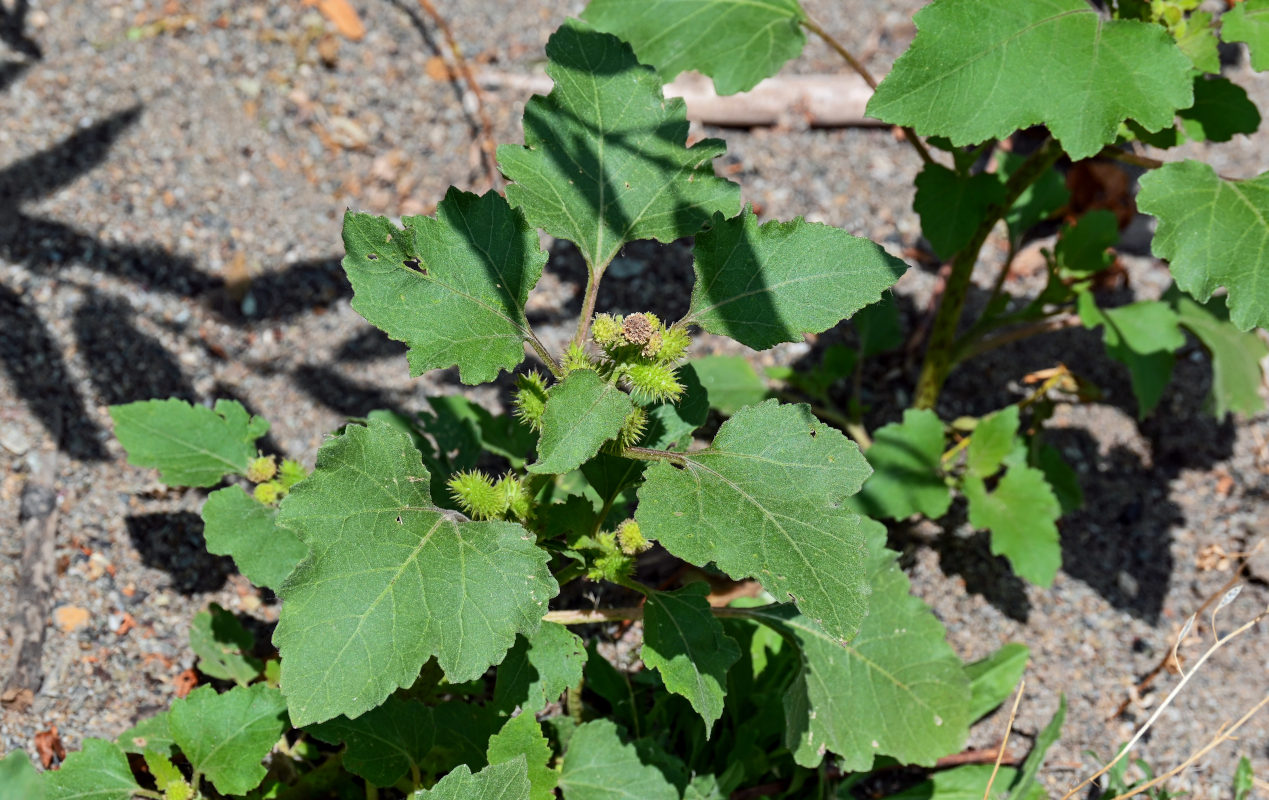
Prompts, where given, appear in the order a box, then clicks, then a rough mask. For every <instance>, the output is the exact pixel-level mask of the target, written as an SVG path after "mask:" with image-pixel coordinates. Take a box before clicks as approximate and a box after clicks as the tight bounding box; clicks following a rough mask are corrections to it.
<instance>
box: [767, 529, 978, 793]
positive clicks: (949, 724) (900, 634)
mask: <svg viewBox="0 0 1269 800" xmlns="http://www.w3.org/2000/svg"><path fill="white" fill-rule="evenodd" d="M867 536H868V539H869V542H870V545H871V547H870V551H871V552H870V555H869V575H868V579H869V583H870V584H871V585H872V589H873V593H872V599H871V602H870V603H869V610H868V617H867V618H866V619H865V620H864V623H863V626H862V627H861V628H860V629H859V635H858V636H856V637H855V638H854V639H853V640H852V641H851V642H850V643H849V644H848V645H846V646H845V647H842V645H841V644H840V643H839V642H837V641H836V640H835V639H834V638H833V637H831V636H828V635H826V634H825V633H824V632H823V631H822V630H821V629H820V628H819V626H816V625H814V624H813V623H811V622H810V620H808V619H807V618H806V617H804V616H802V615H800V614H798V613H797V612H796V610H795V609H793V608H791V607H789V606H765V607H763V608H759V609H752V610H751V611H749V612H748V615H749V616H750V617H752V618H754V619H757V620H759V621H761V622H764V623H766V624H768V625H771V626H773V627H775V628H777V629H779V630H782V631H784V632H785V634H786V635H787V636H790V637H792V639H793V640H794V641H795V642H796V643H797V644H798V646H799V648H800V649H801V652H802V668H801V670H800V672H799V674H798V677H797V678H796V679H795V680H794V682H793V683H792V684H791V685H790V686H789V688H788V690H787V692H786V694H785V698H784V710H785V718H786V720H787V725H788V727H787V730H786V734H785V740H786V743H787V745H788V747H789V749H790V750H792V751H793V758H794V760H795V761H797V763H799V764H801V765H803V766H808V767H812V766H816V765H817V764H819V763H820V761H821V760H822V759H823V757H824V753H825V752H830V753H835V754H836V755H837V756H838V761H837V763H838V765H839V766H840V767H841V768H842V769H843V770H848V771H851V772H856V771H867V770H869V769H871V768H872V765H873V761H874V759H875V758H877V757H878V756H893V757H894V758H896V759H898V760H899V761H900V762H902V763H905V764H922V765H931V764H933V763H934V762H935V761H936V760H937V759H938V758H940V757H941V756H944V755H947V754H948V753H954V752H956V751H957V750H959V749H960V748H961V746H962V745H963V744H964V742H965V739H966V737H967V736H968V734H969V723H970V722H971V719H970V716H969V705H970V688H969V679H968V678H966V677H965V673H964V670H963V665H962V664H961V660H960V658H958V657H957V655H956V653H955V652H954V651H953V650H952V648H951V647H950V646H949V645H948V644H947V642H946V640H945V638H944V637H945V633H946V632H945V631H944V629H943V625H942V624H941V623H940V622H939V621H938V619H937V618H936V617H935V616H934V614H933V613H932V612H931V611H930V609H929V607H928V606H926V605H925V603H923V602H922V601H921V600H919V599H918V598H916V597H913V596H912V595H910V594H909V593H908V578H907V576H906V575H904V574H903V570H902V569H900V568H899V565H898V563H897V561H896V559H897V557H898V553H895V552H893V551H890V550H886V549H885V536H886V533H885V528H884V527H883V526H882V525H881V524H880V523H877V522H871V521H870V522H869V525H868V533H867Z"/></svg>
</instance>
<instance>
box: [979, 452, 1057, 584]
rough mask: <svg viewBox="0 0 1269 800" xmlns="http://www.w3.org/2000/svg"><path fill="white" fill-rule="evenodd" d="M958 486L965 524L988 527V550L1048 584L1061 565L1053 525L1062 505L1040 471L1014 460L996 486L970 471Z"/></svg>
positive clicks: (1028, 576)
mask: <svg viewBox="0 0 1269 800" xmlns="http://www.w3.org/2000/svg"><path fill="white" fill-rule="evenodd" d="M961 491H963V492H964V493H965V498H966V499H967V500H968V501H969V524H971V525H973V526H974V527H975V528H986V529H987V530H989V531H991V552H992V554H993V555H998V556H1001V555H1003V556H1004V557H1005V558H1007V559H1009V563H1010V564H1012V565H1013V571H1014V572H1016V573H1018V575H1019V576H1021V577H1023V578H1026V579H1027V580H1029V581H1031V582H1032V583H1034V584H1036V585H1038V586H1044V587H1048V586H1051V585H1052V584H1053V578H1054V576H1056V575H1057V571H1058V567H1060V566H1062V548H1061V546H1060V544H1059V543H1058V529H1057V519H1058V517H1060V516H1061V515H1062V507H1061V505H1060V504H1059V503H1058V500H1057V497H1056V496H1055V495H1054V494H1053V488H1052V487H1051V486H1049V482H1048V481H1047V480H1045V478H1044V473H1043V472H1041V471H1040V470H1038V469H1034V468H1032V467H1028V466H1026V465H1023V464H1014V465H1013V466H1010V467H1009V469H1008V470H1006V471H1005V474H1004V477H1002V478H1001V479H1000V482H999V483H997V484H996V488H995V489H994V490H992V491H988V489H987V485H986V484H985V483H984V482H983V479H982V478H980V477H979V476H977V475H974V474H970V475H966V476H965V482H964V483H963V484H962V486H961Z"/></svg>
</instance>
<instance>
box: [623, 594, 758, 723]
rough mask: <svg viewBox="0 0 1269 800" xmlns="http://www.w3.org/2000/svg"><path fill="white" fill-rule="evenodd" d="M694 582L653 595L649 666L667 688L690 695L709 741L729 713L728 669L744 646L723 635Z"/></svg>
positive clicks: (647, 635)
mask: <svg viewBox="0 0 1269 800" xmlns="http://www.w3.org/2000/svg"><path fill="white" fill-rule="evenodd" d="M708 594H709V586H708V585H707V584H704V583H693V584H690V585H688V586H685V587H684V588H682V589H680V590H678V591H677V592H649V593H648V597H647V603H646V604H645V605H644V612H643V651H642V658H643V663H644V664H646V665H648V666H649V667H651V668H652V669H655V670H657V671H658V672H660V673H661V680H663V681H664V682H665V688H666V689H668V690H670V691H671V692H674V693H675V694H678V695H682V696H683V697H686V698H687V699H688V701H689V702H690V703H691V704H692V708H694V709H696V713H698V714H700V715H701V718H702V719H703V720H705V735H706V737H707V738H708V736H709V732H710V730H711V729H712V728H713V727H714V722H715V721H717V719H718V718H719V717H721V716H722V715H723V698H724V696H725V695H726V693H727V670H728V669H730V668H731V665H732V664H735V663H736V662H737V661H738V660H739V659H740V647H739V645H737V644H736V641H735V640H734V639H732V638H731V637H730V636H728V635H727V634H726V633H724V632H723V626H722V623H720V622H719V621H718V619H717V618H716V617H715V616H714V615H713V614H712V613H711V612H710V606H709V602H708V601H707V600H706V599H705V596H706V595H708Z"/></svg>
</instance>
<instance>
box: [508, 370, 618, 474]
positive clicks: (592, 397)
mask: <svg viewBox="0 0 1269 800" xmlns="http://www.w3.org/2000/svg"><path fill="white" fill-rule="evenodd" d="M633 409H634V403H633V402H632V401H631V400H630V395H628V394H626V393H625V392H623V391H621V389H619V388H617V387H616V386H614V385H613V384H611V383H609V382H608V381H606V380H604V379H603V378H601V377H599V373H598V372H595V371H594V370H589V369H579V370H575V371H573V372H570V373H569V374H568V377H566V378H565V379H564V380H563V381H561V382H560V383H558V384H556V385H555V386H552V387H551V389H550V391H549V392H548V393H547V398H546V411H545V412H543V414H542V435H541V438H539V439H538V460H537V461H536V462H535V463H533V464H530V465H529V466H528V470H529V472H537V473H546V474H551V475H562V474H564V473H565V472H569V471H571V470H574V469H577V468H578V467H580V466H581V465H582V464H583V463H584V462H586V461H588V460H590V458H592V457H593V456H594V455H595V454H596V453H598V452H599V448H600V447H602V446H603V445H604V442H607V441H610V440H612V439H614V438H616V436H617V434H618V433H619V432H620V431H621V426H622V424H623V423H624V422H625V421H626V417H627V416H628V415H629V414H630V412H631V410H633Z"/></svg>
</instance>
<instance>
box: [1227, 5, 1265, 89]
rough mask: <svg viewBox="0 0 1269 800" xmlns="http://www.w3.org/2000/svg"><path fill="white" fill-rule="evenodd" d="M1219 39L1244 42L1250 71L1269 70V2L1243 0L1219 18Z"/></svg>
mask: <svg viewBox="0 0 1269 800" xmlns="http://www.w3.org/2000/svg"><path fill="white" fill-rule="evenodd" d="M1221 39H1223V40H1224V41H1226V42H1245V43H1246V45H1247V52H1249V53H1250V54H1251V66H1252V69H1254V70H1256V71H1257V72H1264V71H1265V70H1267V69H1269V0H1243V2H1241V3H1239V4H1238V5H1236V6H1234V7H1233V8H1231V9H1230V10H1228V11H1226V12H1225V14H1224V15H1223V16H1222V17H1221Z"/></svg>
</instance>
